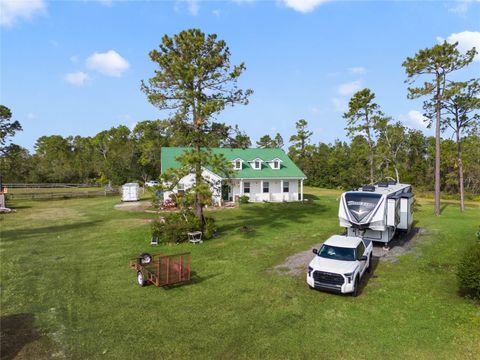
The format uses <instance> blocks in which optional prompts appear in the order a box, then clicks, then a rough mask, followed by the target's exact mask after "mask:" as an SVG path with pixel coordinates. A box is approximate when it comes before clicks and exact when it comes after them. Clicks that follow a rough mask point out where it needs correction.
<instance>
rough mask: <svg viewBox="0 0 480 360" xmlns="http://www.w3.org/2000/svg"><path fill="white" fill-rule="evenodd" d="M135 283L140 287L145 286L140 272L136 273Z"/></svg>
mask: <svg viewBox="0 0 480 360" xmlns="http://www.w3.org/2000/svg"><path fill="white" fill-rule="evenodd" d="M137 282H138V285H140V286H144V285H145V279H144V277H143V274H142V272H141V271H139V272H137Z"/></svg>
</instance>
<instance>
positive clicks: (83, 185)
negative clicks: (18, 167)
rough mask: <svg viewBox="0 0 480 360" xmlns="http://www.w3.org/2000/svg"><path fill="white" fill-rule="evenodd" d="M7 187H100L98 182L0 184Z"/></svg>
mask: <svg viewBox="0 0 480 360" xmlns="http://www.w3.org/2000/svg"><path fill="white" fill-rule="evenodd" d="M2 185H3V186H4V187H6V188H9V189H57V188H65V189H68V188H96V187H98V188H100V187H102V185H100V184H65V183H34V184H6V183H3V184H2Z"/></svg>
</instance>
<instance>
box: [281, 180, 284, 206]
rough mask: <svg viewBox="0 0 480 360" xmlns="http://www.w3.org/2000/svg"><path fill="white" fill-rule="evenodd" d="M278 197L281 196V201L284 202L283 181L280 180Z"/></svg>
mask: <svg viewBox="0 0 480 360" xmlns="http://www.w3.org/2000/svg"><path fill="white" fill-rule="evenodd" d="M280 195H281V196H282V201H284V200H285V194H284V193H283V180H280Z"/></svg>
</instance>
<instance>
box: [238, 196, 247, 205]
mask: <svg viewBox="0 0 480 360" xmlns="http://www.w3.org/2000/svg"><path fill="white" fill-rule="evenodd" d="M249 201H250V198H249V197H248V196H247V195H242V196H240V197H239V198H238V202H239V203H240V204H248V202H249Z"/></svg>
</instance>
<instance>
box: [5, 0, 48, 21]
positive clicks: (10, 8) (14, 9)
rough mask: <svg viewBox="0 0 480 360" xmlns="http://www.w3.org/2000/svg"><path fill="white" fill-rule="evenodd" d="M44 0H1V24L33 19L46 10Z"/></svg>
mask: <svg viewBox="0 0 480 360" xmlns="http://www.w3.org/2000/svg"><path fill="white" fill-rule="evenodd" d="M45 9H46V4H45V1H44V0H0V26H12V25H14V24H15V23H16V22H17V21H18V20H19V19H21V18H23V19H31V18H32V17H33V16H34V15H37V14H42V13H44V12H45Z"/></svg>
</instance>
